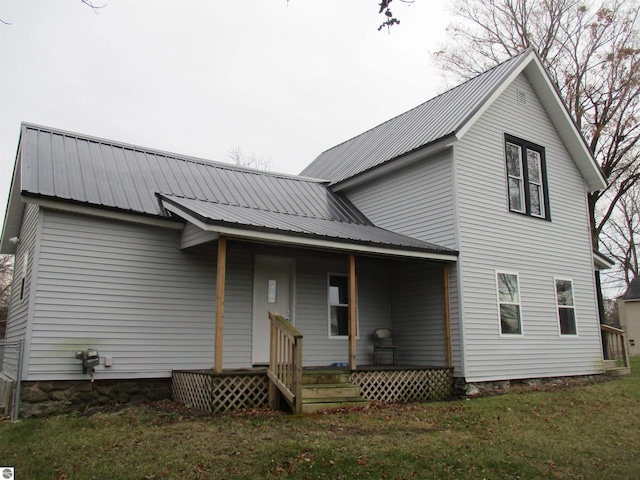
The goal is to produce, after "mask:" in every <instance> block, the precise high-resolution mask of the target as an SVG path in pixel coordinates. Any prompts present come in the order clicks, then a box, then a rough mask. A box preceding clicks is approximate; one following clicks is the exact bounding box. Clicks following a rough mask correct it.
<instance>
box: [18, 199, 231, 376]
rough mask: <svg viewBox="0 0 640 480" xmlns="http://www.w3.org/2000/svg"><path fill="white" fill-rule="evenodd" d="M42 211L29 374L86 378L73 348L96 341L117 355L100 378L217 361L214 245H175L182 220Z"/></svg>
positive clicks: (154, 372)
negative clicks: (171, 223) (166, 222)
mask: <svg viewBox="0 0 640 480" xmlns="http://www.w3.org/2000/svg"><path fill="white" fill-rule="evenodd" d="M43 213H44V220H43V228H42V239H41V241H40V245H41V246H40V262H39V280H38V288H37V291H36V293H35V294H36V298H35V305H34V314H33V327H32V335H31V352H30V357H29V360H28V365H27V371H28V378H27V379H28V380H39V379H56V380H64V379H79V378H85V377H84V376H83V375H82V369H81V366H80V362H78V360H76V359H75V358H74V352H75V351H76V350H81V349H86V348H90V347H91V348H94V349H96V350H98V352H99V354H100V355H101V356H110V357H111V358H112V360H113V366H112V367H108V368H106V367H104V365H100V366H99V367H97V368H96V377H97V378H145V377H147V378H150V377H168V376H170V372H171V369H184V368H208V367H211V365H212V362H213V348H212V345H213V332H214V322H215V257H214V256H213V255H211V254H210V253H209V252H207V251H206V250H199V251H197V252H191V251H190V252H189V253H186V252H184V251H181V250H179V249H178V241H179V236H180V232H179V231H176V230H166V229H161V228H155V227H148V226H142V225H137V224H130V223H121V222H115V221H108V220H101V219H97V218H92V217H85V216H80V215H70V214H64V213H59V212H55V211H51V210H43ZM230 261H231V262H233V259H230ZM230 281H231V282H233V276H232V277H231V279H230ZM233 292H234V289H233V288H230V293H229V295H230V296H231V297H233ZM230 303H231V304H233V298H231V299H230ZM229 323H230V327H229V329H228V330H227V333H229V335H230V337H231V339H233V333H232V330H233V327H232V325H233V323H232V320H229ZM231 341H232V340H231Z"/></svg>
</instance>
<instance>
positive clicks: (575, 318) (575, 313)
mask: <svg viewBox="0 0 640 480" xmlns="http://www.w3.org/2000/svg"><path fill="white" fill-rule="evenodd" d="M558 280H564V281H567V282H571V296H572V297H573V306H572V307H571V308H573V321H574V322H575V324H576V333H575V334H571V333H562V328H560V309H561V308H568V307H567V306H566V305H559V304H558V286H557V284H556V282H557V281H558ZM573 283H574V282H573V278H570V277H553V296H554V298H555V299H556V319H557V321H558V336H559V337H561V338H578V336H579V335H580V331H579V330H578V311H577V309H576V291H575V288H573Z"/></svg>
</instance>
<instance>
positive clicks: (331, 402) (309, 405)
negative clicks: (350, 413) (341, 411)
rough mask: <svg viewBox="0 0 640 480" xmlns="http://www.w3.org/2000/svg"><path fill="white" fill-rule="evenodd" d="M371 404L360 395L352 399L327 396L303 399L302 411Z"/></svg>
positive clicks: (308, 411) (312, 411)
mask: <svg viewBox="0 0 640 480" xmlns="http://www.w3.org/2000/svg"><path fill="white" fill-rule="evenodd" d="M370 404H371V402H370V401H369V400H365V399H364V398H362V397H360V396H358V397H354V398H350V399H345V398H325V399H323V400H322V401H317V400H315V399H307V400H302V413H314V412H317V411H319V410H325V409H327V408H340V407H367V406H369V405H370Z"/></svg>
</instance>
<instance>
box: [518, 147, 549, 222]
mask: <svg viewBox="0 0 640 480" xmlns="http://www.w3.org/2000/svg"><path fill="white" fill-rule="evenodd" d="M530 151H531V152H534V153H536V154H537V155H538V178H539V179H540V181H539V182H534V181H533V180H531V179H529V197H531V188H532V186H535V187H536V188H539V193H538V195H539V197H538V198H539V200H540V214H536V213H533V212H531V216H532V217H538V218H547V212H546V211H545V210H546V208H547V205H546V202H545V197H544V180H543V177H542V154H541V153H540V152H539V151H537V150H533V149H531V150H530ZM527 152H529V150H527ZM520 156H522V150H520ZM527 168H529V159H528V158H527ZM522 183H523V184H524V181H523V182H522Z"/></svg>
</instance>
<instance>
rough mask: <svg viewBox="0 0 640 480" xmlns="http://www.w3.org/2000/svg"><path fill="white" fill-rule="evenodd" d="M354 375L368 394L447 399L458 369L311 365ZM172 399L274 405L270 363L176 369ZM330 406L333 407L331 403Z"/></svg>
mask: <svg viewBox="0 0 640 480" xmlns="http://www.w3.org/2000/svg"><path fill="white" fill-rule="evenodd" d="M303 370H304V371H309V372H311V371H314V370H315V371H318V370H326V371H330V372H336V373H338V372H340V373H345V374H348V375H349V379H350V383H352V384H354V385H358V386H359V387H360V395H361V397H362V399H363V400H369V401H382V402H389V403H405V402H419V401H430V400H443V399H446V398H450V397H451V396H452V395H453V369H450V368H438V367H428V366H415V365H361V366H359V367H358V369H357V370H355V371H353V372H350V371H349V370H348V369H347V368H341V367H332V366H327V367H309V368H304V369H303ZM172 392H173V399H174V401H176V402H179V403H182V404H184V405H186V406H188V407H191V408H196V409H199V410H205V411H208V412H216V413H217V412H227V411H231V410H236V409H242V408H255V407H266V406H268V405H269V380H268V378H267V369H266V367H256V368H248V369H228V370H223V371H222V372H220V373H215V371H214V370H213V369H207V370H175V371H174V372H173V375H172ZM327 408H328V407H327Z"/></svg>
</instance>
